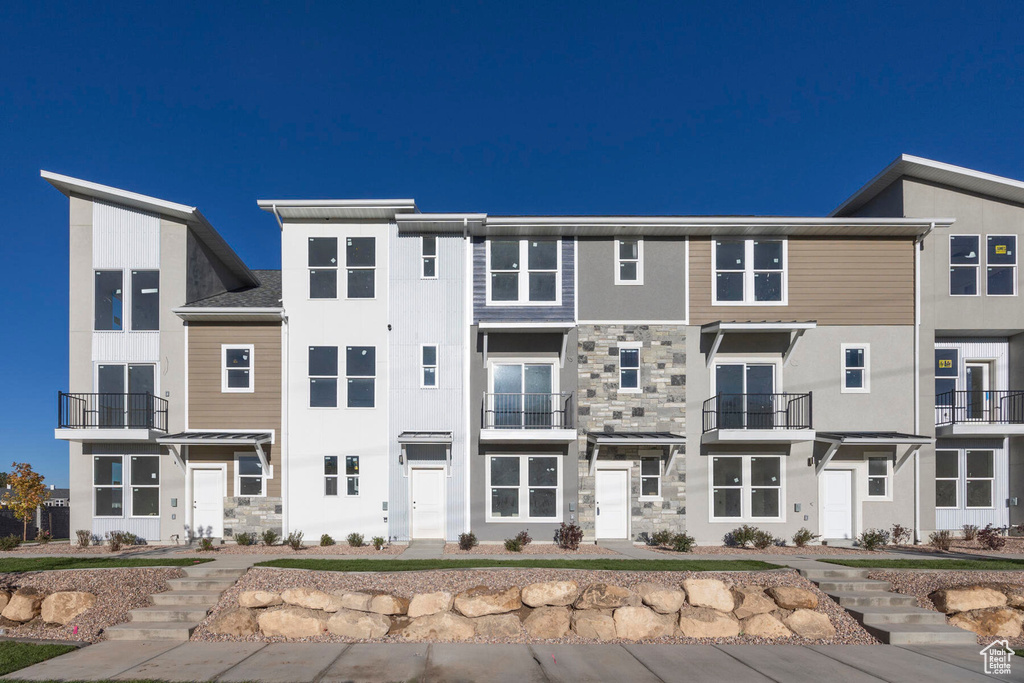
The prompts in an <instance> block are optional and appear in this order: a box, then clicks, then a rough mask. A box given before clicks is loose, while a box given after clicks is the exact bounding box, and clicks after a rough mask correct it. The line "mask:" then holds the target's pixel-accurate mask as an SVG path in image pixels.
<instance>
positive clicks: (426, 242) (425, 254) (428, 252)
mask: <svg viewBox="0 0 1024 683" xmlns="http://www.w3.org/2000/svg"><path fill="white" fill-rule="evenodd" d="M420 240H421V243H420V253H421V258H422V265H423V271H422V272H421V274H420V277H422V278H424V279H426V280H433V279H435V278H437V236H436V235H424V236H423V237H421V238H420Z"/></svg>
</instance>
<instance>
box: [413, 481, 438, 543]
mask: <svg viewBox="0 0 1024 683" xmlns="http://www.w3.org/2000/svg"><path fill="white" fill-rule="evenodd" d="M409 476H410V479H411V480H412V481H411V487H410V488H411V492H412V529H411V531H412V537H413V538H444V481H445V476H444V470H443V469H442V468H440V467H432V468H426V467H416V468H413V469H412V471H411V474H410V475H409Z"/></svg>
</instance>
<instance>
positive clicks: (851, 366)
mask: <svg viewBox="0 0 1024 683" xmlns="http://www.w3.org/2000/svg"><path fill="white" fill-rule="evenodd" d="M841 350H842V354H843V387H842V393H844V394H866V393H868V392H869V391H870V390H871V385H870V381H869V377H868V360H869V358H870V353H871V351H870V347H869V345H868V344H843V345H842V347H841Z"/></svg>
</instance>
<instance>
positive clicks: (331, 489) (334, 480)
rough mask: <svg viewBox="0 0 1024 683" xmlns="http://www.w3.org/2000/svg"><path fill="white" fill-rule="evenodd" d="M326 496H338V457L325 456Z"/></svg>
mask: <svg viewBox="0 0 1024 683" xmlns="http://www.w3.org/2000/svg"><path fill="white" fill-rule="evenodd" d="M324 495H325V496H336V495H338V456H336V455H325V456H324Z"/></svg>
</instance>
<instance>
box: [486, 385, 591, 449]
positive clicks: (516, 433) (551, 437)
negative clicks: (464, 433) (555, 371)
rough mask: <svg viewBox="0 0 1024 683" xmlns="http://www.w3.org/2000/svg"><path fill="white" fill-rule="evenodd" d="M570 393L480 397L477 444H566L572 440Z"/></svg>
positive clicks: (573, 438) (574, 432)
mask: <svg viewBox="0 0 1024 683" xmlns="http://www.w3.org/2000/svg"><path fill="white" fill-rule="evenodd" d="M573 410H574V408H573V400H572V392H562V393H559V394H484V401H483V406H482V408H481V424H480V440H481V441H506V442H516V441H540V442H544V441H546V442H564V443H568V442H570V441H574V440H575V439H576V422H575V419H574V413H573Z"/></svg>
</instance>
